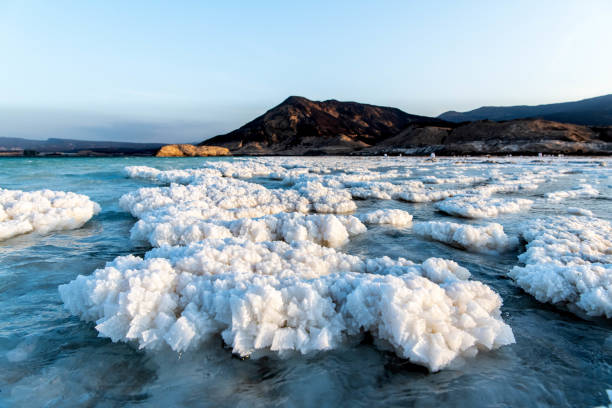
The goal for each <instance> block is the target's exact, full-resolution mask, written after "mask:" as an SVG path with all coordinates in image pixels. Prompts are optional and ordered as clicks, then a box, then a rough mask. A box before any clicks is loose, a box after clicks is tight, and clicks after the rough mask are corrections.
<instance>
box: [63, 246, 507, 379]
mask: <svg viewBox="0 0 612 408" xmlns="http://www.w3.org/2000/svg"><path fill="white" fill-rule="evenodd" d="M468 277H469V272H468V271H467V270H466V269H464V268H462V267H460V266H458V265H457V264H456V263H454V262H452V261H446V260H442V259H435V258H431V259H428V260H427V261H425V262H424V263H423V264H422V265H416V264H413V263H412V262H410V261H407V260H405V259H399V260H397V261H393V260H391V259H389V258H378V259H370V260H367V261H363V260H361V259H360V258H358V257H355V256H351V255H346V254H342V253H340V252H336V251H335V250H333V249H330V248H325V247H321V246H319V245H316V244H314V243H310V242H299V243H293V244H291V245H289V244H286V243H283V242H279V241H276V242H261V243H253V242H249V241H243V240H235V239H226V240H206V241H202V242H200V243H197V244H191V245H188V246H186V247H168V246H164V247H162V248H157V249H153V250H152V251H150V252H149V253H148V254H147V255H146V256H145V259H144V260H143V259H141V258H137V257H134V256H125V257H119V258H117V259H115V260H114V261H113V262H110V263H108V264H107V265H106V267H105V268H102V269H98V270H96V271H95V272H94V273H93V274H92V275H90V276H78V277H77V278H76V279H75V280H73V281H72V282H70V283H68V284H66V285H61V286H60V287H59V291H60V295H61V298H62V300H63V302H64V304H65V307H66V308H67V309H68V310H69V311H70V312H71V313H72V314H75V315H78V316H80V317H81V318H82V319H84V320H87V321H95V322H96V329H97V330H98V332H99V333H100V335H101V336H104V337H109V338H111V339H112V340H113V341H133V342H135V343H137V344H138V345H139V347H141V348H145V349H157V348H160V347H166V346H169V347H170V348H172V349H173V350H175V351H177V352H180V351H183V350H188V349H194V348H197V347H198V346H199V345H201V344H202V343H203V342H204V341H206V340H207V339H210V337H211V336H217V335H221V337H222V338H223V340H224V341H225V343H226V344H227V345H228V346H229V347H231V348H232V350H233V352H235V353H237V354H239V355H241V356H248V355H253V356H254V357H255V356H256V355H257V354H258V352H266V351H268V352H269V351H274V352H280V353H281V354H282V353H287V352H296V351H297V352H301V353H308V352H312V351H317V350H329V349H332V348H335V347H338V346H340V345H341V344H343V343H344V342H345V341H346V340H347V339H349V338H357V339H358V338H359V336H360V335H361V334H362V333H365V332H368V333H370V334H371V336H372V337H373V338H374V340H375V343H376V344H377V345H378V346H379V347H380V348H383V349H389V350H393V351H394V352H395V353H396V354H397V355H398V356H400V357H402V358H406V359H409V360H410V361H412V362H414V363H416V364H421V365H423V366H426V367H428V368H429V369H430V370H432V371H437V370H440V369H442V368H444V367H447V366H449V365H450V364H452V363H453V362H456V361H458V360H461V359H462V358H464V357H472V356H474V355H475V354H476V353H477V352H478V351H480V350H490V349H495V348H498V347H500V346H502V345H506V344H511V343H513V342H514V336H513V334H512V330H511V329H510V327H509V326H508V325H506V324H505V323H504V322H503V320H502V318H501V313H500V306H501V303H502V302H501V298H500V297H499V296H498V295H497V294H496V293H495V292H493V291H492V290H491V289H490V288H489V287H488V286H486V285H484V284H482V283H481V282H477V281H468V280H467V279H468Z"/></svg>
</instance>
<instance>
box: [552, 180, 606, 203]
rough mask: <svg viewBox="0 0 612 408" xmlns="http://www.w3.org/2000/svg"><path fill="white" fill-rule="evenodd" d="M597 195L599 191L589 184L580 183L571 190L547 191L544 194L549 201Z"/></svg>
mask: <svg viewBox="0 0 612 408" xmlns="http://www.w3.org/2000/svg"><path fill="white" fill-rule="evenodd" d="M598 195H599V191H598V190H597V189H596V188H594V187H593V186H591V185H590V184H581V185H580V186H578V187H576V188H574V189H573V190H567V191H556V192H554V193H548V194H546V198H547V199H548V201H551V202H560V201H563V200H565V199H567V198H584V197H596V196H598Z"/></svg>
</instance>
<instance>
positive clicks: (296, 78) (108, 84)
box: [0, 0, 612, 142]
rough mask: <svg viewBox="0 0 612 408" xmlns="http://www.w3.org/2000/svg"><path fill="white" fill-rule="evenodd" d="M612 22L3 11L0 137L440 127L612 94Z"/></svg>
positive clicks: (366, 9) (231, 9)
mask: <svg viewBox="0 0 612 408" xmlns="http://www.w3.org/2000/svg"><path fill="white" fill-rule="evenodd" d="M610 21H612V1H609V0H602V1H597V0H589V1H559V0H557V1H544V0H542V1H509V0H508V1H429V2H425V1H422V2H416V1H408V0H404V1H377V2H374V1H369V2H365V1H337V2H331V1H307V2H286V1H252V2H241V1H225V2H216V4H215V3H213V2H206V1H153V0H150V1H98V2H94V1H76V0H75V1H61V0H55V1H44V0H43V1H27V0H16V1H12V0H0V136H18V137H36V138H47V137H83V138H98V139H99V138H105V139H125V138H126V137H132V138H133V139H134V140H156V141H168V142H170V141H197V140H201V139H203V138H206V137H209V136H213V135H215V134H217V133H224V132H226V131H229V130H232V129H234V128H236V127H238V126H240V125H242V124H244V123H245V122H246V121H248V120H250V119H252V118H253V117H255V116H257V115H258V114H261V113H263V112H264V111H265V110H267V109H269V108H270V107H272V106H274V105H276V104H278V103H279V102H281V101H282V100H283V99H285V98H286V97H287V96H289V95H302V96H306V97H308V98H311V99H316V100H322V99H330V98H335V99H339V100H355V101H359V102H366V103H372V104H379V105H388V106H396V107H398V108H400V109H403V110H405V111H407V112H410V113H415V114H423V115H434V116H435V115H438V114H440V113H442V112H443V111H446V110H449V109H456V110H468V109H473V108H476V107H478V106H481V105H510V104H537V103H550V102H558V101H568V100H575V99H581V98H586V97H591V96H597V95H602V94H608V93H612V75H611V74H610V73H611V72H612V52H611V45H610V44H612V29H611V28H610ZM134 129H139V130H138V131H135V130H134Z"/></svg>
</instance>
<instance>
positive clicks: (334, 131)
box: [201, 96, 446, 154]
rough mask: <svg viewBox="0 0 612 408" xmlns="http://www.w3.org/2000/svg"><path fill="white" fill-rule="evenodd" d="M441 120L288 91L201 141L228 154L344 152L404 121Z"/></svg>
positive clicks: (401, 125)
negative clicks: (263, 108)
mask: <svg viewBox="0 0 612 408" xmlns="http://www.w3.org/2000/svg"><path fill="white" fill-rule="evenodd" d="M444 124H446V122H444V121H442V120H440V119H436V118H429V117H426V116H417V115H410V114H408V113H406V112H403V111H401V110H399V109H397V108H388V107H382V106H374V105H366V104H362V103H356V102H339V101H336V100H333V99H332V100H328V101H323V102H316V101H311V100H308V99H306V98H302V97H299V96H291V97H289V98H287V99H286V100H285V101H283V102H282V103H281V104H280V105H278V106H276V107H274V108H272V109H270V110H269V111H267V112H266V113H264V114H263V115H261V116H259V117H258V118H256V119H255V120H253V121H251V122H249V123H247V124H246V125H244V126H242V127H241V128H239V129H237V130H234V131H233V132H230V133H228V134H225V135H220V136H216V137H213V138H212V139H208V140H206V141H204V142H202V143H201V145H214V146H224V147H227V148H229V149H230V150H231V151H232V153H234V154H334V153H335V154H345V153H351V152H354V151H355V150H360V149H363V148H367V147H370V146H373V145H375V144H377V143H379V142H381V141H383V140H385V139H387V138H389V137H392V136H395V135H397V134H398V133H400V132H401V131H402V130H404V129H405V128H407V127H408V126H410V125H419V126H426V125H433V126H441V125H444Z"/></svg>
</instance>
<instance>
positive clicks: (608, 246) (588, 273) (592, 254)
mask: <svg viewBox="0 0 612 408" xmlns="http://www.w3.org/2000/svg"><path fill="white" fill-rule="evenodd" d="M522 231H523V232H522V235H523V237H524V238H525V240H526V241H527V251H526V252H525V253H523V254H521V255H520V256H519V260H520V261H521V262H523V263H525V266H516V267H514V268H513V269H512V270H511V271H510V272H509V276H510V277H511V278H512V279H514V280H515V281H516V283H517V285H518V286H520V287H521V288H523V289H524V290H525V291H526V292H527V293H529V294H531V295H533V296H534V297H535V298H536V299H537V300H539V301H540V302H547V303H552V304H562V305H566V306H568V308H569V309H570V310H574V311H575V308H577V309H579V310H580V311H583V312H584V313H586V314H587V315H589V316H603V315H605V316H606V317H608V318H610V317H612V226H611V225H610V223H609V222H608V221H604V220H600V219H596V218H587V217H568V218H563V217H555V218H550V219H538V220H535V221H531V222H528V223H527V224H526V225H525V226H524V228H522Z"/></svg>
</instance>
